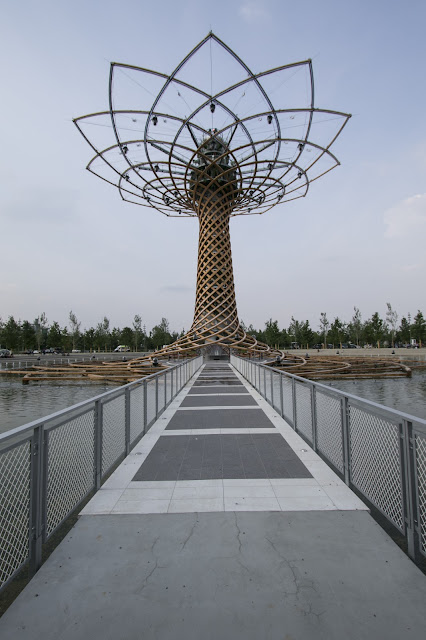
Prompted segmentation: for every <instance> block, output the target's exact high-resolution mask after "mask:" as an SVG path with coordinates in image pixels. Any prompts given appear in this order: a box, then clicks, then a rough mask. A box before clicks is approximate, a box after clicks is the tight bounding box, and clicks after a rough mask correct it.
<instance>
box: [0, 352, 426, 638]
mask: <svg viewBox="0 0 426 640" xmlns="http://www.w3.org/2000/svg"><path fill="white" fill-rule="evenodd" d="M425 601H426V578H425V576H424V575H423V574H422V573H421V572H420V571H419V570H418V569H417V568H416V567H415V566H414V565H413V563H412V562H411V561H410V560H409V559H408V558H407V557H406V556H405V555H404V554H403V553H402V552H401V551H400V550H399V549H398V547H397V546H396V545H395V544H394V543H393V542H392V541H391V540H390V538H389V537H388V536H387V535H386V534H385V533H384V532H383V530H382V529H381V528H380V527H379V526H378V525H377V524H376V523H375V522H374V521H373V519H372V518H371V516H370V515H369V513H368V510H367V509H366V507H365V505H364V504H363V503H362V502H361V501H360V500H359V499H358V498H357V497H356V496H355V495H354V494H353V493H352V492H351V491H350V490H349V489H348V488H347V487H346V486H345V485H344V484H343V483H342V482H341V481H340V480H339V478H338V477H337V476H336V475H335V474H334V473H333V472H332V471H331V470H330V469H329V468H328V467H327V466H326V465H325V463H323V462H322V461H321V460H320V459H319V458H318V456H316V454H315V453H314V452H313V451H312V450H311V449H309V447H308V446H307V445H306V444H305V443H304V442H303V441H302V440H301V439H300V438H299V437H298V436H297V434H295V433H294V431H293V430H292V429H291V428H290V427H289V426H288V425H287V424H286V423H285V422H284V421H283V420H282V419H281V418H280V417H279V416H278V415H277V414H276V412H275V411H274V410H273V409H272V408H271V407H270V406H269V405H268V404H267V403H266V402H265V401H264V400H263V399H262V398H261V397H260V396H259V394H258V393H257V392H256V391H254V390H253V389H252V388H251V387H249V385H247V384H246V383H244V382H243V380H242V378H241V377H240V376H239V374H236V373H234V370H233V369H232V368H231V367H230V365H228V364H225V363H217V362H211V363H208V364H207V365H205V366H204V367H203V369H202V370H201V372H200V373H199V374H198V375H197V376H196V377H195V378H194V379H193V380H192V381H191V382H190V383H189V384H188V385H187V387H186V388H185V389H184V390H183V391H182V392H181V394H180V395H179V396H178V397H177V398H176V399H175V400H174V401H173V402H172V403H171V405H170V406H169V407H168V409H167V410H166V411H165V412H164V413H163V414H162V416H161V417H160V419H159V420H158V421H157V422H156V423H155V424H154V425H153V427H152V428H151V430H150V431H149V433H148V434H147V435H146V436H145V437H144V438H143V439H142V440H141V441H140V443H139V444H138V445H137V446H136V448H135V449H134V450H133V451H132V453H131V454H130V455H129V456H128V458H126V460H125V461H124V462H123V463H122V465H120V467H119V468H118V469H117V470H116V472H115V473H114V474H113V475H112V476H111V478H110V479H109V480H108V481H107V482H106V483H105V484H104V486H103V487H102V489H101V490H100V491H99V492H98V493H97V494H96V495H95V497H94V498H93V499H92V500H91V502H90V503H89V504H88V505H87V506H86V507H85V508H84V509H83V511H82V514H81V517H80V519H79V522H78V523H77V525H76V526H75V527H74V529H73V530H72V531H71V532H70V534H69V535H68V536H67V537H66V539H65V540H64V541H63V542H62V543H61V544H60V545H59V547H58V548H57V549H56V550H55V551H54V553H53V554H52V555H51V557H50V558H49V559H48V561H47V562H46V563H45V564H44V565H43V567H42V568H41V569H40V571H39V572H38V574H37V575H36V576H35V578H33V580H32V581H31V582H30V584H29V585H28V586H27V588H26V589H25V590H24V591H23V593H22V594H21V595H20V596H19V597H18V599H17V600H16V601H15V603H14V604H13V605H12V606H11V607H10V609H9V610H8V611H7V612H6V614H5V615H4V616H3V618H2V619H1V620H0V636H1V638H2V640H9V639H10V640H11V639H12V638H13V640H20V639H24V638H26V639H35V638H41V637H42V638H44V640H48V639H50V638H51V639H52V640H53V639H55V640H69V639H71V638H72V639H74V638H76V637H90V638H92V639H93V640H95V639H97V638H100V639H101V638H102V640H108V639H109V638H111V639H113V638H114V640H115V639H117V638H125V639H126V640H128V639H133V638H135V639H136V638H137V639H139V638H144V639H150V638H156V639H159V640H163V639H164V640H166V639H167V640H168V639H170V640H171V639H173V640H180V639H182V640H183V639H185V640H191V639H194V640H195V639H197V640H198V639H199V638H203V640H207V639H210V638H217V637H220V638H225V639H228V638H232V639H239V638H241V639H242V638H244V640H251V639H253V640H259V639H261V638H262V639H263V638H267V639H270V640H275V639H276V640H290V639H292V638H297V639H299V640H305V639H309V640H310V639H311V638H312V639H313V638H315V640H318V639H324V640H325V639H327V640H333V639H334V638H335V639H336V640H337V639H339V640H340V639H341V638H342V637H345V638H349V639H352V638H353V639H361V638H362V639H365V638H372V639H373V638H374V639H376V638H386V639H387V640H392V639H393V638H395V639H397V638H398V640H399V639H400V638H401V637H404V638H406V637H408V638H409V637H413V638H414V637H419V636H420V637H422V636H423V635H424V631H425V629H426V611H425V607H424V603H425Z"/></svg>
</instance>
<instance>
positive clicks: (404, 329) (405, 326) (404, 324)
mask: <svg viewBox="0 0 426 640" xmlns="http://www.w3.org/2000/svg"><path fill="white" fill-rule="evenodd" d="M396 337H397V340H398V342H402V343H403V344H408V343H409V342H410V323H409V322H408V320H407V318H401V324H400V325H399V329H398V331H397V334H396Z"/></svg>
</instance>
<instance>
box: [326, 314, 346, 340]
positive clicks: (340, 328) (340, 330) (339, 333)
mask: <svg viewBox="0 0 426 640" xmlns="http://www.w3.org/2000/svg"><path fill="white" fill-rule="evenodd" d="M345 338H346V326H345V324H344V322H342V321H341V320H340V318H338V317H337V318H335V319H334V320H333V322H332V323H331V325H330V329H329V332H328V339H329V341H331V342H332V344H333V345H334V346H338V347H340V348H341V347H342V342H345Z"/></svg>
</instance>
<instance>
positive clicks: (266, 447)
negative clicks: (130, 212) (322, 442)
mask: <svg viewBox="0 0 426 640" xmlns="http://www.w3.org/2000/svg"><path fill="white" fill-rule="evenodd" d="M311 477H312V475H311V474H310V472H309V471H308V470H307V468H306V467H305V465H304V464H303V463H302V462H301V461H300V460H299V458H298V457H297V455H296V454H295V453H294V451H293V449H291V447H290V446H289V445H288V444H287V442H286V441H285V440H284V438H283V437H282V436H281V435H280V434H278V433H277V434H275V433H267V434H266V433H265V434H258V433H253V434H238V435H235V434H221V435H202V434H201V435H196V436H194V435H193V436H161V437H160V438H159V439H158V441H157V443H156V444H155V445H154V447H153V448H152V450H151V452H150V453H149V454H148V456H147V458H146V460H145V461H144V462H143V464H142V465H141V467H140V468H139V470H138V471H137V473H136V475H135V476H134V478H133V480H134V481H167V480H212V479H215V478H216V479H223V478H228V479H231V478H240V479H244V478H311Z"/></svg>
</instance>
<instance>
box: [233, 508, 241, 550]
mask: <svg viewBox="0 0 426 640" xmlns="http://www.w3.org/2000/svg"><path fill="white" fill-rule="evenodd" d="M234 518H235V528H236V530H237V540H238V553H241V547H242V546H243V543H242V542H241V537H240V536H241V529H240V527H239V526H238V519H237V514H236V512H235V511H234Z"/></svg>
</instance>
